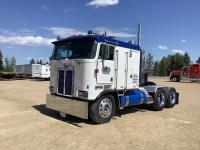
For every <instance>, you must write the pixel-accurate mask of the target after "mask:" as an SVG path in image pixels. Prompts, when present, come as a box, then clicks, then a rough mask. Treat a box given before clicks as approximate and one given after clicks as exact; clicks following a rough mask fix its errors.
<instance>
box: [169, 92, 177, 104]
mask: <svg viewBox="0 0 200 150" xmlns="http://www.w3.org/2000/svg"><path fill="white" fill-rule="evenodd" d="M169 100H170V103H171V104H174V103H175V102H176V93H175V92H171V93H170V95H169Z"/></svg>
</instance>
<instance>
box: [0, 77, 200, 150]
mask: <svg viewBox="0 0 200 150" xmlns="http://www.w3.org/2000/svg"><path fill="white" fill-rule="evenodd" d="M150 80H151V81H154V82H156V83H158V84H160V85H166V86H174V87H175V88H176V89H177V91H178V92H179V93H180V104H179V105H177V106H175V107H174V108H173V109H164V110H163V111H160V112H154V111H151V110H148V109H146V108H145V107H134V108H127V109H126V110H124V111H123V112H122V113H123V115H122V117H121V118H120V117H114V118H113V119H112V121H111V122H110V123H107V124H103V125H94V124H92V123H91V122H89V121H87V120H83V119H78V118H76V117H69V116H68V117H67V118H66V119H63V118H60V117H59V115H58V114H57V113H56V112H55V111H52V110H49V109H46V108H45V96H46V93H47V92H48V86H49V82H48V81H34V80H33V81H31V80H17V81H0V149H1V150H10V149H12V150H18V149H19V150H24V149H26V150H29V149H30V150H36V149H37V150H38V149H39V150H40V149H41V150H44V149H48V150H51V149H91V150H94V149H109V150H110V149H120V150H121V149H126V150H127V149H134V150H137V149H139V150H143V149H148V150H151V149H152V150H161V149H162V150H179V149H180V150H200V127H199V125H200V84H199V83H190V82H181V83H171V82H168V79H167V78H160V77H157V78H155V77H154V78H150Z"/></svg>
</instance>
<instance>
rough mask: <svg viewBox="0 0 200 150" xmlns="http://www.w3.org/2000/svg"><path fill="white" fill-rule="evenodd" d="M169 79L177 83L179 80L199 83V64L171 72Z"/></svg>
mask: <svg viewBox="0 0 200 150" xmlns="http://www.w3.org/2000/svg"><path fill="white" fill-rule="evenodd" d="M169 78H170V81H173V82H179V81H180V80H181V79H186V80H191V81H200V64H191V65H188V66H185V67H183V68H182V69H175V70H172V71H171V72H170V75H169Z"/></svg>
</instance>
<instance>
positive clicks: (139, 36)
mask: <svg viewBox="0 0 200 150" xmlns="http://www.w3.org/2000/svg"><path fill="white" fill-rule="evenodd" d="M141 29H142V26H141V24H138V35H137V45H138V46H140V38H141Z"/></svg>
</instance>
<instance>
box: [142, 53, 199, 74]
mask: <svg viewBox="0 0 200 150" xmlns="http://www.w3.org/2000/svg"><path fill="white" fill-rule="evenodd" d="M191 63H192V62H191V59H190V56H189V54H188V53H187V52H186V53H185V54H183V55H181V54H179V53H176V54H173V55H172V54H170V55H168V56H164V57H163V58H162V59H161V60H160V61H159V60H157V61H154V60H153V55H152V54H151V53H148V54H147V56H146V59H145V71H146V72H147V73H148V74H149V75H152V76H168V75H169V74H170V72H171V71H172V70H174V69H181V68H182V67H184V66H187V65H189V64H191ZM196 63H200V57H199V58H198V59H197V61H196Z"/></svg>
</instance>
